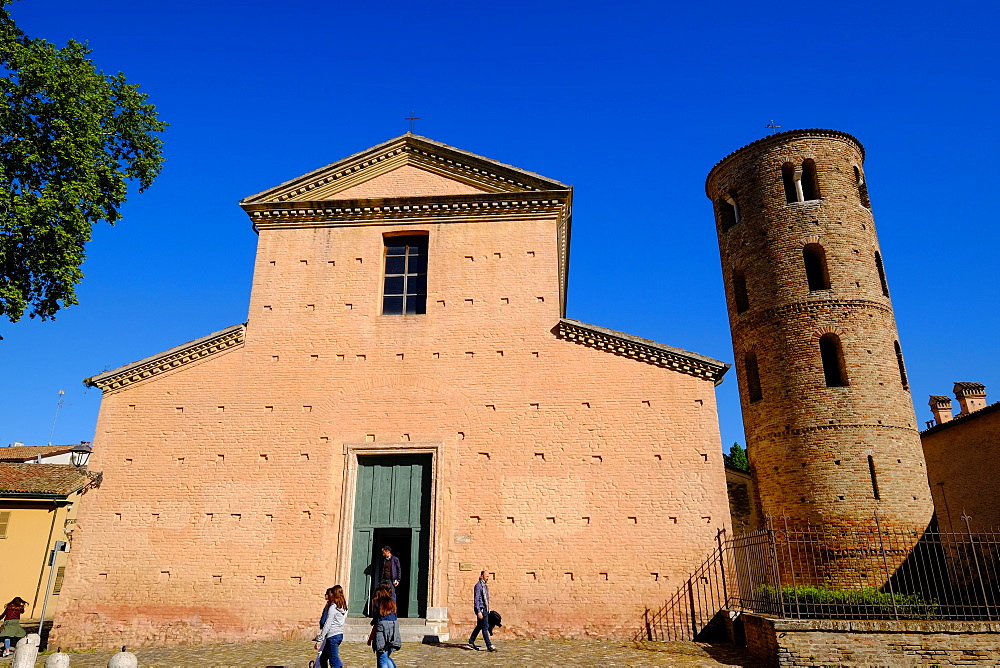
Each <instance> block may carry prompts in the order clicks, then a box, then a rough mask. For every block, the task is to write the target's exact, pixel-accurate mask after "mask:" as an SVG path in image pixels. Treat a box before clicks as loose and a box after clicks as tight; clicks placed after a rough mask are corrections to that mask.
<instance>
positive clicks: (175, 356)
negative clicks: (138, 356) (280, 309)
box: [83, 324, 246, 392]
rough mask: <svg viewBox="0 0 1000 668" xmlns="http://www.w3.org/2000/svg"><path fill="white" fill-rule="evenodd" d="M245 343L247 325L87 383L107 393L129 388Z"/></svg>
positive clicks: (134, 363)
mask: <svg viewBox="0 0 1000 668" xmlns="http://www.w3.org/2000/svg"><path fill="white" fill-rule="evenodd" d="M244 341H246V325H245V324H240V325H233V326H232V327H229V328H227V329H223V330H221V331H218V332H214V333H212V334H209V335H208V336H204V337H202V338H200V339H195V340H194V341H191V342H189V343H185V344H184V345H180V346H177V347H176V348H171V349H170V350H167V351H165V352H162V353H159V354H158V355H153V356H152V357H147V358H146V359H142V360H139V361H138V362H133V363H132V364H126V365H125V366H122V367H119V368H117V369H112V370H111V371H105V372H104V373H99V374H97V375H96V376H91V377H90V378H85V379H84V381H83V383H84V384H85V385H89V386H91V387H96V388H98V389H100V390H103V391H104V392H112V391H114V390H120V389H121V388H123V387H125V386H126V385H131V384H132V383H137V382H139V381H141V380H146V379H147V378H152V377H154V376H157V375H159V374H161V373H165V372H167V371H173V370H174V369H177V368H180V367H182V366H185V365H187V364H191V363H192V362H196V361H198V360H201V359H204V358H206V357H209V356H210V355H214V354H216V353H220V352H222V351H224V350H229V349H232V348H234V347H237V346H241V345H243V343H244Z"/></svg>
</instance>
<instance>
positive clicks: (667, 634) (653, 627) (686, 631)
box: [634, 529, 729, 641]
mask: <svg viewBox="0 0 1000 668" xmlns="http://www.w3.org/2000/svg"><path fill="white" fill-rule="evenodd" d="M716 542H717V546H716V548H715V549H714V550H712V553H711V554H709V555H708V557H707V558H706V559H705V560H704V561H703V562H701V563H700V564H699V565H698V567H697V568H695V569H694V571H693V572H692V574H691V576H690V577H688V579H687V581H686V582H685V583H684V584H683V585H681V587H680V588H679V589H678V590H677V592H676V593H675V594H674V595H673V596H671V597H670V598H669V599H667V602H666V603H665V604H664V605H663V607H662V608H660V609H659V610H656V611H652V610H650V609H649V608H646V611H645V614H644V616H643V628H642V629H641V630H640V631H638V632H637V633H636V634H635V637H634V640H658V641H670V640H695V639H701V638H702V637H703V636H704V635H705V631H706V629H707V628H708V627H709V625H710V624H711V623H712V621H713V619H715V617H716V616H717V615H718V614H719V611H720V610H723V609H725V607H726V602H727V598H728V590H729V582H728V581H727V579H726V573H725V567H724V565H723V561H724V558H725V553H726V545H727V544H728V541H727V540H726V532H725V529H721V530H720V531H719V532H718V534H716Z"/></svg>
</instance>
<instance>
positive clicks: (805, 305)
mask: <svg viewBox="0 0 1000 668" xmlns="http://www.w3.org/2000/svg"><path fill="white" fill-rule="evenodd" d="M839 308H847V309H853V310H857V309H872V310H875V311H879V312H881V313H884V314H886V315H888V316H892V307H890V306H887V305H885V304H880V303H878V302H873V301H870V300H868V299H824V300H821V301H802V302H795V303H793V304H785V305H783V306H776V307H774V308H769V309H766V310H763V311H758V312H756V313H755V312H753V311H752V310H751V311H747V312H745V313H742V314H740V315H739V316H738V317H739V318H740V319H741V320H746V321H749V320H774V319H781V318H785V317H787V316H790V315H795V314H797V313H814V312H816V311H829V310H835V309H839Z"/></svg>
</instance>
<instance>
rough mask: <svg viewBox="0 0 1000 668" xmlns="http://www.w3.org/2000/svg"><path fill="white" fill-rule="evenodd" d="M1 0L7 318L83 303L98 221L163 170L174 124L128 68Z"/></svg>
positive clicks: (2, 288) (0, 259) (1, 198)
mask: <svg viewBox="0 0 1000 668" xmlns="http://www.w3.org/2000/svg"><path fill="white" fill-rule="evenodd" d="M9 2H10V0H0V315H2V316H4V317H6V318H7V319H8V320H10V321H11V322H17V321H18V320H20V319H21V317H22V316H23V315H24V314H25V312H27V313H28V314H29V315H30V317H32V318H34V317H39V318H41V319H42V320H46V319H49V318H52V317H53V316H54V314H55V313H56V312H57V311H58V310H59V309H60V308H63V307H66V306H70V305H72V304H76V303H77V301H76V290H75V287H76V285H77V284H78V283H79V282H80V280H81V279H82V278H83V272H82V271H81V270H80V265H82V264H83V260H84V245H85V244H86V242H87V241H89V240H90V234H91V229H92V227H93V225H94V223H97V222H100V221H107V222H108V223H111V224H114V222H115V221H116V220H118V219H119V218H120V217H121V214H120V212H119V209H120V207H121V205H122V204H123V203H124V202H125V199H126V196H127V194H128V184H129V182H131V181H135V182H137V183H138V185H139V191H140V192H141V191H143V190H145V189H146V188H148V187H149V186H150V185H151V184H152V182H153V179H154V178H155V177H156V175H157V174H159V172H160V166H161V163H162V161H163V157H162V155H161V151H162V147H163V142H162V140H161V139H160V137H159V135H158V134H157V133H159V132H162V131H163V129H164V128H165V127H166V124H165V123H163V122H162V121H160V120H159V119H158V118H157V115H156V109H155V108H154V107H153V105H151V104H149V103H148V102H147V99H146V98H147V96H146V94H145V93H140V92H139V89H138V87H137V86H135V85H133V84H129V83H126V81H125V76H124V75H123V74H121V73H119V74H116V75H114V76H109V75H105V74H104V73H103V72H100V71H98V70H97V69H96V68H95V67H94V63H93V62H91V60H90V59H89V58H88V57H87V56H88V54H89V53H90V50H89V49H88V48H86V46H84V45H83V44H80V43H79V42H75V41H70V42H69V43H68V44H67V45H66V46H65V47H62V48H58V47H56V46H55V45H53V44H51V43H49V42H47V41H45V40H43V39H35V38H31V37H27V36H26V35H25V34H24V33H23V32H22V31H21V30H20V29H19V28H18V27H17V25H15V23H14V21H13V19H11V17H10V13H9V12H8V10H7V5H8V4H9Z"/></svg>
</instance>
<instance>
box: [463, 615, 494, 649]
mask: <svg viewBox="0 0 1000 668" xmlns="http://www.w3.org/2000/svg"><path fill="white" fill-rule="evenodd" d="M477 614H478V613H477ZM480 632H482V634H483V640H484V641H485V642H486V646H487V647H493V642H492V641H491V640H490V613H489V610H483V618H482V619H477V620H476V628H474V629H473V630H472V635H471V636H469V644H470V645H475V644H476V638H477V637H478V636H479V633H480Z"/></svg>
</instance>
